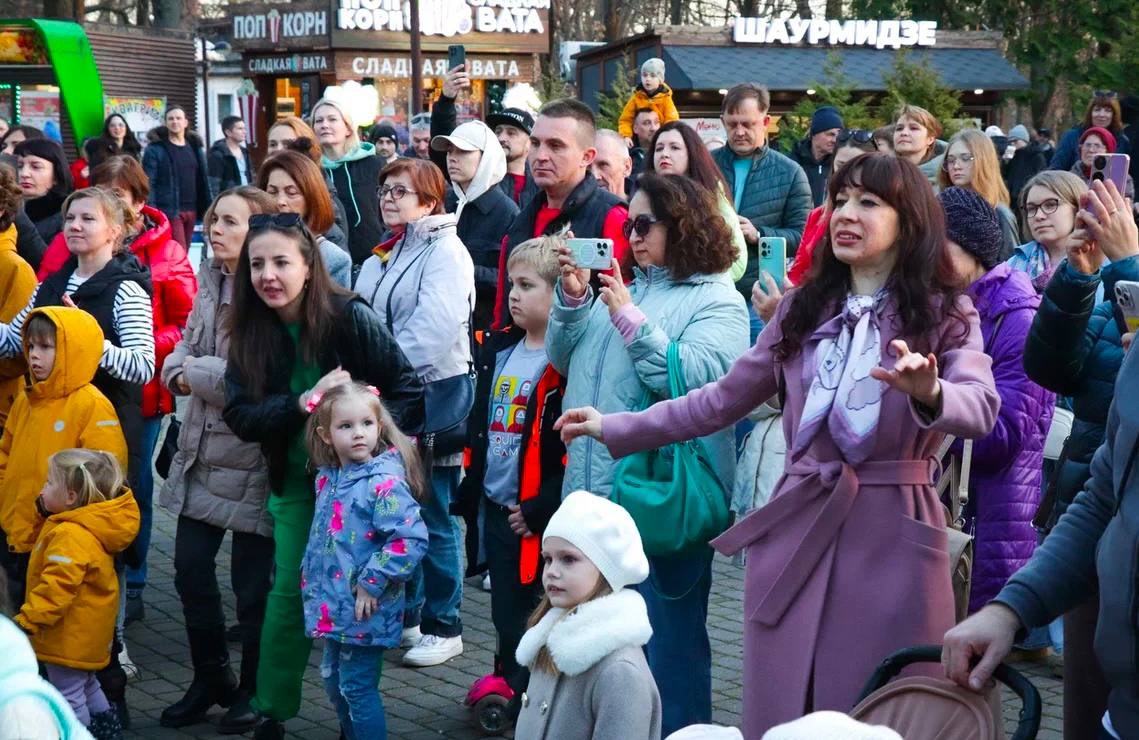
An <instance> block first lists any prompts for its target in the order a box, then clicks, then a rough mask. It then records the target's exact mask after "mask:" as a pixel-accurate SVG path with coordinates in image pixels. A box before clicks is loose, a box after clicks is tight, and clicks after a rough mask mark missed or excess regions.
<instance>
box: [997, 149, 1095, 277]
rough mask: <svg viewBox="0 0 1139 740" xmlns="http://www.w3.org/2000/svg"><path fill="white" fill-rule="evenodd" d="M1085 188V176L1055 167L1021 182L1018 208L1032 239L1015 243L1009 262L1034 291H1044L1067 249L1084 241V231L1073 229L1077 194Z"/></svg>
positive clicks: (1078, 199) (1078, 198)
mask: <svg viewBox="0 0 1139 740" xmlns="http://www.w3.org/2000/svg"><path fill="white" fill-rule="evenodd" d="M1086 192H1088V185H1087V182H1086V181H1085V180H1084V179H1082V178H1080V177H1077V176H1076V175H1074V174H1072V173H1071V172H1058V171H1057V170H1045V171H1044V172H1041V173H1039V174H1037V175H1036V176H1035V177H1033V178H1032V179H1031V180H1029V181H1028V182H1027V183H1025V185H1024V190H1023V191H1022V193H1021V196H1020V210H1021V213H1022V214H1023V215H1024V223H1025V225H1026V226H1027V228H1028V233H1029V234H1030V235H1031V236H1032V241H1030V242H1027V243H1026V244H1021V245H1020V246H1019V247H1017V248H1016V249H1015V250H1014V251H1013V255H1012V257H1010V258H1009V259H1008V263H1009V265H1010V266H1011V267H1012V268H1013V269H1015V270H1022V271H1024V272H1027V273H1028V277H1029V279H1031V280H1032V284H1033V286H1034V287H1035V288H1036V292H1037V293H1041V292H1043V291H1044V287H1045V286H1046V285H1048V281H1049V280H1051V279H1052V273H1053V272H1054V271H1055V270H1056V268H1057V267H1058V266H1059V265H1060V263H1061V262H1062V261H1063V260H1064V257H1065V256H1066V255H1067V253H1068V250H1069V249H1073V248H1076V247H1079V246H1082V245H1083V243H1084V241H1086V237H1085V235H1084V234H1083V233H1082V232H1077V231H1076V213H1077V212H1078V211H1079V209H1080V197H1081V196H1082V195H1084V194H1085V193H1086Z"/></svg>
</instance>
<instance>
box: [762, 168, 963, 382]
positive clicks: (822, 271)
mask: <svg viewBox="0 0 1139 740" xmlns="http://www.w3.org/2000/svg"><path fill="white" fill-rule="evenodd" d="M828 187H829V191H830V192H829V196H830V202H832V203H834V202H835V198H837V197H838V195H839V194H840V193H841V192H842V191H843V190H844V189H846V188H860V189H862V190H864V191H866V192H868V193H873V194H874V195H876V196H878V197H879V198H881V199H882V200H884V201H885V202H886V203H887V204H888V205H889V206H890V207H891V208H893V209H894V210H895V211H897V212H898V236H897V239H896V240H895V242H894V243H895V248H896V249H897V250H898V259H897V262H895V263H894V269H893V272H892V273H891V275H890V277H889V282H888V283H887V285H888V286H889V290H890V293H891V294H892V295H893V298H894V300H895V301H896V302H897V306H898V314H899V316H900V317H901V320H902V336H903V337H905V339H906V340H907V341H908V342H909V343H910V346H911V347H915V348H916V350H917V351H929V347H928V346H927V345H928V344H929V342H928V335H929V334H930V332H931V331H932V330H933V329H934V328H935V327H937V326H939V325H940V324H941V323H942V321H943V319H945V318H946V317H947V316H948V315H949V314H950V313H952V314H957V312H956V310H955V309H954V304H955V302H956V299H957V296H958V295H959V289H958V288H957V287H955V286H956V277H955V275H954V272H953V265H952V263H951V262H950V259H949V253H948V252H947V251H946V249H945V240H946V235H945V214H944V212H943V211H942V209H941V205H940V203H938V200H937V198H936V197H934V195H933V189H932V188H930V186H929V181H928V180H927V179H926V177H925V175H923V174H922V172H921V170H919V169H918V168H917V165H915V164H913V163H912V162H910V161H908V160H905V159H901V158H900V157H893V156H890V155H888V154H880V153H878V152H869V153H866V154H860V155H858V157H856V158H855V159H853V160H851V161H850V162H849V163H848V164H847V165H846V166H845V167H843V168H842V169H841V170H839V171H838V172H836V173H835V174H834V175H832V176H831V180H830V183H829V186H828ZM850 290H851V278H850V266H849V265H847V264H845V263H843V262H840V261H839V259H838V258H837V257H835V254H834V249H833V248H832V246H831V238H830V233H829V231H828V233H827V234H826V235H825V236H824V237H823V239H822V241H821V242H820V244H819V246H818V248H817V251H816V252H815V258H814V261H813V263H812V265H811V271H810V272H809V273H808V275H807V279H806V280H805V281H804V282H803V285H802V287H801V288H799V289H798V290H797V291H795V292H794V293H793V294H792V295H790V296H788V298H789V300H791V305H790V306H789V307H788V309H787V313H786V314H785V315H784V317H783V322H782V323H781V324H780V327H781V329H782V331H783V338H782V339H781V340H780V341H779V342H778V343H777V344H776V345H775V356H776V358H778V359H779V360H781V361H786V360H788V359H790V358H792V357H795V356H796V355H798V354H799V352H800V351H801V350H802V348H803V342H804V341H805V339H806V338H807V337H808V336H810V335H811V333H812V332H814V330H815V329H816V328H818V326H819V324H820V322H822V321H824V320H826V319H827V318H829V314H827V313H826V312H828V311H834V310H835V306H836V305H838V303H839V301H841V300H843V299H844V298H845V297H846V295H847V294H848V293H849V292H850ZM935 304H936V307H935ZM956 319H957V322H958V323H959V324H960V328H961V329H962V331H963V334H965V333H967V332H968V330H969V327H968V325H967V323H966V322H965V319H964V317H963V316H960V315H956Z"/></svg>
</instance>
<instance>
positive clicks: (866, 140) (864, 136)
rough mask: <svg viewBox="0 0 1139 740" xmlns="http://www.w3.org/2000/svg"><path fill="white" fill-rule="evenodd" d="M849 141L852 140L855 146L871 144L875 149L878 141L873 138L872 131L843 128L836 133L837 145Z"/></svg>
mask: <svg viewBox="0 0 1139 740" xmlns="http://www.w3.org/2000/svg"><path fill="white" fill-rule="evenodd" d="M851 139H854V143H856V144H873V145H874V148H875V149H877V148H878V141H877V140H876V139H875V138H874V132H873V131H867V130H866V129H862V128H844V129H843V130H842V131H839V132H838V143H839V144H845V143H846V142H848V141H850V140H851Z"/></svg>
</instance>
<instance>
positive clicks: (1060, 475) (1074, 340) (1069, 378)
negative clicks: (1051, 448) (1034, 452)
mask: <svg viewBox="0 0 1139 740" xmlns="http://www.w3.org/2000/svg"><path fill="white" fill-rule="evenodd" d="M1119 280H1139V257H1128V258H1127V259H1123V260H1120V261H1119V262H1112V263H1111V264H1108V265H1104V267H1103V269H1102V270H1100V272H1099V273H1096V274H1094V275H1083V274H1081V273H1079V272H1077V271H1076V270H1073V269H1072V268H1071V267H1070V266H1069V265H1068V263H1067V262H1062V263H1060V266H1059V267H1058V268H1057V269H1056V271H1055V273H1054V274H1053V275H1052V280H1051V281H1050V282H1049V283H1048V286H1047V287H1046V288H1045V289H1044V295H1043V296H1042V298H1041V302H1040V311H1039V312H1038V313H1037V314H1036V318H1035V319H1034V320H1033V322H1032V330H1031V331H1030V332H1029V334H1028V342H1027V343H1026V344H1025V347H1024V368H1025V370H1026V371H1027V372H1028V377H1030V378H1032V379H1033V380H1034V381H1035V382H1037V383H1039V384H1040V385H1042V386H1044V387H1045V388H1047V389H1049V390H1051V391H1055V392H1056V393H1058V394H1060V395H1062V396H1067V397H1070V398H1071V399H1072V411H1073V412H1074V414H1075V417H1076V418H1075V420H1074V421H1073V423H1072V433H1071V435H1070V436H1069V437H1068V442H1067V444H1065V445H1064V451H1063V452H1062V453H1061V456H1060V462H1059V464H1058V466H1057V468H1056V472H1055V473H1054V474H1053V478H1052V481H1051V483H1050V485H1051V486H1052V487H1053V488H1054V495H1055V501H1054V503H1053V507H1052V511H1051V513H1050V514H1049V516H1048V517H1047V524H1046V525H1045V526H1046V528H1047V529H1049V530H1051V529H1052V527H1054V526H1055V525H1056V522H1057V520H1059V518H1060V515H1061V514H1063V513H1064V511H1065V510H1066V509H1067V508H1068V505H1069V504H1071V503H1072V500H1073V499H1074V498H1075V497H1076V494H1078V493H1079V492H1080V491H1082V490H1083V489H1084V484H1085V483H1086V482H1087V480H1088V478H1089V477H1090V476H1091V464H1092V456H1093V455H1095V451H1096V450H1097V449H1099V446H1100V445H1102V444H1103V441H1104V431H1105V428H1106V424H1107V412H1108V409H1109V408H1110V407H1111V401H1112V398H1113V396H1114V393H1115V378H1116V375H1117V374H1118V373H1119V366H1120V365H1122V364H1123V356H1124V352H1123V344H1122V342H1121V335H1120V331H1119V325H1118V324H1116V322H1115V320H1114V317H1113V312H1114V310H1115V283H1116V282H1118V281H1119ZM1101 284H1102V285H1103V286H1104V288H1105V289H1106V290H1105V294H1106V295H1107V298H1108V299H1107V300H1105V301H1101V302H1100V303H1098V304H1097V303H1096V300H1095V297H1096V292H1097V291H1098V290H1099V288H1100V286H1101Z"/></svg>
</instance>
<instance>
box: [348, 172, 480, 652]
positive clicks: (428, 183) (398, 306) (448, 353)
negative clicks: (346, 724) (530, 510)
mask: <svg viewBox="0 0 1139 740" xmlns="http://www.w3.org/2000/svg"><path fill="white" fill-rule="evenodd" d="M445 194H446V185H445V184H444V181H443V173H442V172H441V171H440V170H439V168H438V167H436V166H435V165H434V164H432V163H431V162H430V161H428V160H425V159H417V158H411V157H400V158H399V159H397V160H395V161H394V162H392V163H391V164H389V165H388V166H387V167H385V168H384V171H383V172H381V173H380V189H379V196H380V207H381V209H382V213H383V217H384V223H385V224H386V225H387V227H388V229H390V230H391V231H392V233H393V234H395V236H393V237H392V238H391V239H389V240H388V241H386V242H385V243H383V244H381V245H380V246H378V247H376V250H375V253H374V254H373V255H372V256H371V257H369V258H368V260H367V261H366V262H364V265H363V267H362V268H361V269H360V277H359V279H358V280H357V281H356V292H357V293H359V294H360V295H361V296H363V297H364V299H365V300H366V301H368V302H369V303H371V304H372V308H373V309H375V311H376V313H377V314H379V317H380V321H381V322H382V323H383V324H384V325H386V326H387V327H388V330H389V331H390V332H391V333H392V334H393V335H394V336H395V339H396V341H397V342H398V343H399V346H400V349H402V350H403V352H404V354H405V355H407V359H408V361H410V362H411V364H412V366H413V367H414V368H415V371H416V372H417V373H418V374H419V377H420V379H421V380H422V381H423V382H424V383H431V382H434V381H440V380H445V379H447V378H453V377H455V376H458V375H465V374H467V373H469V371H470V367H471V342H470V330H471V326H470V322H471V314H472V312H473V311H474V305H475V267H474V263H473V262H472V260H471V255H470V252H468V251H467V248H466V247H465V246H464V245H463V242H462V241H461V240H460V239H459V237H458V235H457V234H456V231H455V230H456V220H455V216H454V214H450V213H445V212H444V210H443V199H444V198H445ZM430 462H431V463H433V464H431V466H430V467H429V469H430V470H431V487H432V491H433V495H432V496H431V497H429V498H428V499H427V500H426V501H424V502H423V503H422V513H423V521H424V522H426V524H427V531H428V532H429V533H430V535H431V540H430V544H429V545H428V549H427V557H425V558H424V559H423V563H422V564H421V565H420V567H418V568H416V572H415V575H414V576H412V579H411V581H409V583H408V588H407V593H408V602H407V606H406V608H405V612H404V614H405V617H404V624H405V627H406V629H405V630H404V645H405V646H406V647H410V648H411V649H410V650H408V651H407V652H406V653H405V654H404V656H403V664H404V665H408V666H414V667H417V668H421V667H425V666H432V665H438V664H439V663H443V662H445V661H447V660H450V659H451V658H453V657H455V656H456V655H459V654H460V653H462V652H463V638H462V634H463V622H462V619H461V618H460V617H459V606H460V604H461V602H462V597H463V560H462V540H461V539H460V535H459V527H458V525H457V524H456V522H455V520H454V519H452V518H451V515H450V510H449V509H450V502H451V501H452V500H453V499H454V496H455V492H456V490H457V489H458V487H459V478H460V474H461V472H462V463H463V454H462V452H459V453H457V454H450V455H446V456H439V457H436V458H435V459H434V460H433V461H430Z"/></svg>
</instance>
